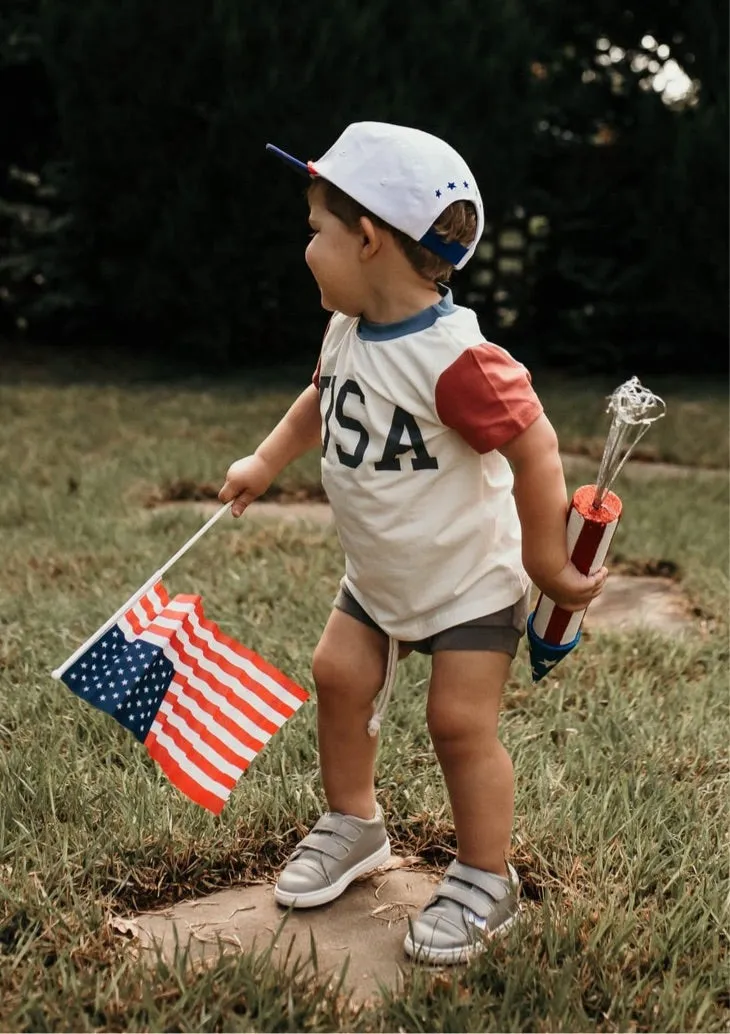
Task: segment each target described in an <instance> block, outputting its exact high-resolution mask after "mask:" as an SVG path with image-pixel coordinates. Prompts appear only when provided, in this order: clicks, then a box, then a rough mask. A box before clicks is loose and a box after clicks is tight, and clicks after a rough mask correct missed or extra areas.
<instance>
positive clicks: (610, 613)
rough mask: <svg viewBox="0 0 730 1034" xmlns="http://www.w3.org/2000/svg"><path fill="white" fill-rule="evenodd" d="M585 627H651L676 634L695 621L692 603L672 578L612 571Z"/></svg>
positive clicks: (626, 630)
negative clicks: (613, 572) (690, 603)
mask: <svg viewBox="0 0 730 1034" xmlns="http://www.w3.org/2000/svg"><path fill="white" fill-rule="evenodd" d="M585 627H586V628H587V629H598V630H600V629H607V630H612V631H618V632H628V631H630V630H632V629H636V628H648V629H654V630H655V631H657V632H662V633H664V634H665V635H670V636H674V635H677V634H678V633H681V632H684V631H687V630H689V629H690V628H692V627H693V620H692V613H691V608H690V605H689V603H688V602H687V600H686V599H685V596H684V594H683V593H682V590H681V589H680V588H679V586H678V585H677V583H676V582H675V581H673V580H672V579H671V578H657V577H651V576H638V577H631V576H629V575H624V574H611V575H609V578H608V581H607V582H606V587H605V589H604V590H603V592H602V593H601V595H600V596H599V597H598V599H596V600H594V601H593V603H591V605H590V607H589V608H588V613H587V614H586V618H585Z"/></svg>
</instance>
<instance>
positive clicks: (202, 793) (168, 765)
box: [145, 736, 228, 815]
mask: <svg viewBox="0 0 730 1034" xmlns="http://www.w3.org/2000/svg"><path fill="white" fill-rule="evenodd" d="M148 739H149V740H150V742H149V744H148V743H147V742H146V741H145V746H147V749H148V751H149V754H150V757H152V758H154V760H155V761H156V762H157V764H158V765H159V766H160V768H161V769H162V771H163V772H164V773H165V775H166V776H167V778H168V779H169V780H170V782H171V783H172V784H173V785H174V786H176V787H177V788H178V790H181V791H182V792H183V793H184V794H185V796H186V797H189V798H190V800H191V801H195V803H196V804H200V805H201V806H202V807H203V808H207V809H208V811H212V812H213V814H214V815H220V813H221V811H222V810H223V805H224V804H225V803H226V801H227V800H228V797H227V796H226V797H225V798H221V797H217V796H216V795H215V794H214V793H211V792H210V790H206V789H204V787H202V786H201V785H200V783H197V782H196V781H195V780H194V779H193V778H192V777H191V776H189V775H188V773H187V772H185V771H184V769H182V768H181V767H180V765H179V764H178V763H177V761H175V759H174V758H173V757H171V756H170V754H168V752H167V751H166V750H165V748H164V747H163V746H162V744H161V743H158V742H157V740H156V739H155V738H154V736H152V737H148Z"/></svg>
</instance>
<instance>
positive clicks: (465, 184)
mask: <svg viewBox="0 0 730 1034" xmlns="http://www.w3.org/2000/svg"><path fill="white" fill-rule="evenodd" d="M464 186H465V187H466V189H467V190H468V189H469V184H468V183H467V182H466V180H464Z"/></svg>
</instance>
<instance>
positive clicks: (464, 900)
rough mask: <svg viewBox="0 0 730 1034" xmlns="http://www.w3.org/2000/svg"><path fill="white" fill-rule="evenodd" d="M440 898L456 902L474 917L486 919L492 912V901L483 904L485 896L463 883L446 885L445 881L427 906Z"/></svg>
mask: <svg viewBox="0 0 730 1034" xmlns="http://www.w3.org/2000/svg"><path fill="white" fill-rule="evenodd" d="M440 898H449V899H450V900H451V901H458V903H459V904H460V905H464V906H465V907H466V908H470V909H471V910H472V912H474V914H475V915H478V916H482V917H483V918H485V917H486V915H487V913H488V912H491V911H492V907H493V906H494V901H493V900H491V899H490V900H489V903H488V904H487V902H485V898H486V895H485V894H483V893H481V892H480V891H478V890H476V889H472V888H471V887H467V886H466V885H465V884H463V883H456V882H455V881H454V882H453V883H447V882H446V881H445V880H444V882H443V883H441V884H440V885H439V888H438V890H437V891H436V892H435V894H434V896H433V897H432V898H431V901H430V902H429V904H433V903H434V902H436V901H438V900H439V899H440ZM485 906H486V907H485Z"/></svg>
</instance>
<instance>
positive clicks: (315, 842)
mask: <svg viewBox="0 0 730 1034" xmlns="http://www.w3.org/2000/svg"><path fill="white" fill-rule="evenodd" d="M297 846H298V848H299V849H300V850H302V849H304V848H309V849H310V850H313V851H319V852H320V854H324V855H327V856H328V857H329V858H335V859H337V861H340V860H341V859H342V858H344V857H345V855H346V854H347V851H348V848H347V845H346V844H342V843H340V842H339V841H338V840H336V839H335V837H331V836H330V835H329V834H328V833H322V832H320V831H319V830H318V829H313V830H312V832H311V833H307V835H306V836H305V837H304V839H303V840H300V841H299V844H298V845H297Z"/></svg>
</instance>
